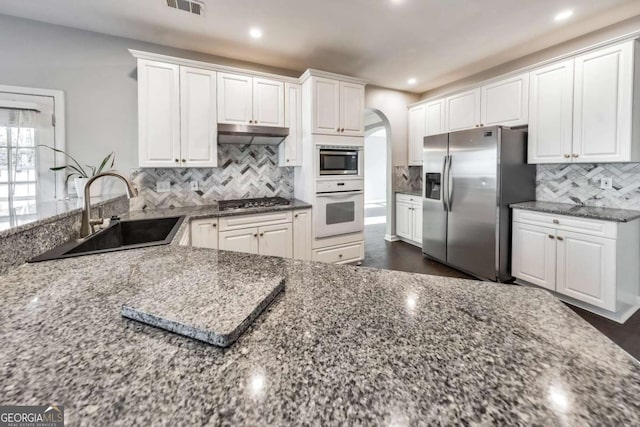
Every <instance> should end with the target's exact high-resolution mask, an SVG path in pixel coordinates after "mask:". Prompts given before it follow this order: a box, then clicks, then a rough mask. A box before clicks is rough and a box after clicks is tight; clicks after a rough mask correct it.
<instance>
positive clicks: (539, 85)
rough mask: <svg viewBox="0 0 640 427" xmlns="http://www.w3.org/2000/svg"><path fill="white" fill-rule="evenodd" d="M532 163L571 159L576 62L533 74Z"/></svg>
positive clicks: (530, 98) (530, 102) (533, 72)
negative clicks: (574, 65) (574, 64)
mask: <svg viewBox="0 0 640 427" xmlns="http://www.w3.org/2000/svg"><path fill="white" fill-rule="evenodd" d="M529 83H530V97H529V157H528V159H529V163H563V162H567V161H568V159H570V158H571V152H572V151H571V150H572V148H571V144H572V134H573V59H569V60H567V61H562V62H558V63H555V64H551V65H548V66H546V67H542V68H539V69H537V70H534V71H532V72H531V73H529Z"/></svg>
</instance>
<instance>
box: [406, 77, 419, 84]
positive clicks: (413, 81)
mask: <svg viewBox="0 0 640 427" xmlns="http://www.w3.org/2000/svg"><path fill="white" fill-rule="evenodd" d="M416 82H417V80H416V79H415V78H414V77H411V78H410V79H409V80H407V83H409V84H410V85H414V84H416Z"/></svg>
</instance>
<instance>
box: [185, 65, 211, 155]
mask: <svg viewBox="0 0 640 427" xmlns="http://www.w3.org/2000/svg"><path fill="white" fill-rule="evenodd" d="M180 123H181V127H180V129H181V132H180V133H181V136H180V153H181V154H180V166H183V167H215V166H217V165H218V144H217V137H218V135H217V131H218V129H217V121H216V73H215V71H209V70H200V69H197V68H191V67H180Z"/></svg>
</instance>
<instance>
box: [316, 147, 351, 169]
mask: <svg viewBox="0 0 640 427" xmlns="http://www.w3.org/2000/svg"><path fill="white" fill-rule="evenodd" d="M317 152H318V157H317V159H318V162H317V166H318V175H319V176H321V177H322V176H332V175H334V176H351V175H355V176H360V175H362V147H342V146H332V145H319V146H317Z"/></svg>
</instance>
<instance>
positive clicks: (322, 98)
mask: <svg viewBox="0 0 640 427" xmlns="http://www.w3.org/2000/svg"><path fill="white" fill-rule="evenodd" d="M311 84H312V91H313V94H312V99H313V133H319V134H325V135H338V134H339V133H340V82H339V81H337V80H331V79H323V78H320V77H313V81H312V83H311Z"/></svg>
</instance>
